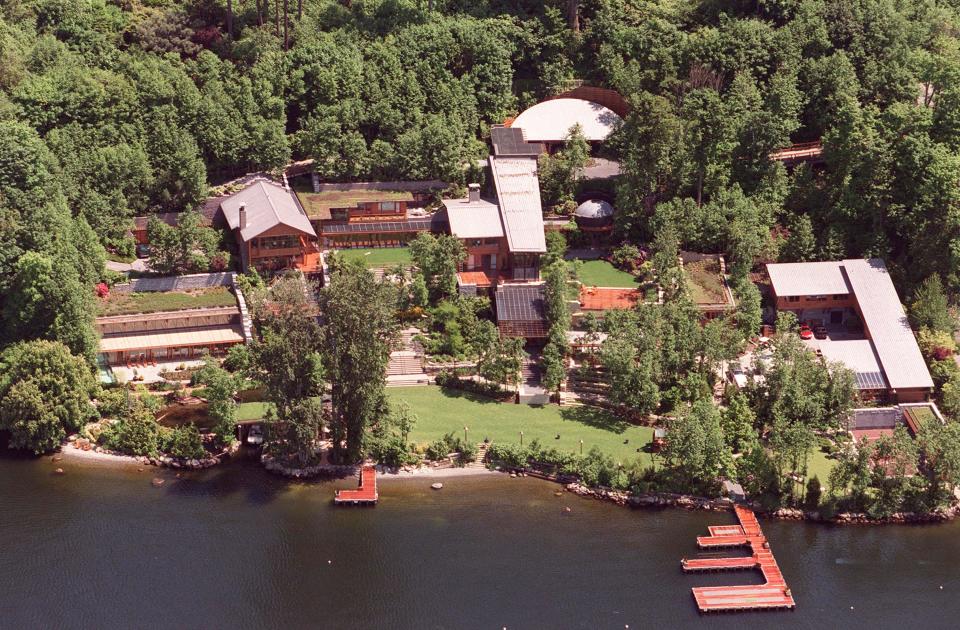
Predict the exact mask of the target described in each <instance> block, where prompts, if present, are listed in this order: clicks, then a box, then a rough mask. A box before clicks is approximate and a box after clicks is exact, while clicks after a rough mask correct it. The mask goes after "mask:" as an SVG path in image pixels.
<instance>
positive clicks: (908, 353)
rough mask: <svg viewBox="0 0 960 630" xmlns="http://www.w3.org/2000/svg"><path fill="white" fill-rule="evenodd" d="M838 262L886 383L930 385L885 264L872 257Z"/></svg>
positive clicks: (926, 386) (901, 386)
mask: <svg viewBox="0 0 960 630" xmlns="http://www.w3.org/2000/svg"><path fill="white" fill-rule="evenodd" d="M842 264H843V268H844V271H845V272H846V275H847V279H848V280H849V282H850V286H851V288H852V289H853V293H854V295H855V296H856V298H857V304H858V305H859V306H860V312H861V314H862V315H863V320H864V321H863V323H864V325H865V326H866V329H867V331H869V333H870V339H871V340H872V341H873V344H874V347H875V348H876V350H877V355H878V356H879V358H880V364H881V365H882V366H883V371H884V373H885V374H886V377H887V381H888V382H889V383H890V387H892V388H894V389H900V388H930V387H933V379H932V378H930V371H929V370H928V369H927V364H926V363H925V362H924V360H923V356H922V355H921V354H920V347H919V346H917V340H916V338H915V337H914V336H913V331H912V330H911V329H910V322H909V321H908V320H907V314H906V313H905V312H904V310H903V305H902V304H900V298H899V297H898V296H897V290H896V288H894V286H893V281H892V280H891V279H890V272H889V271H887V267H886V265H884V264H883V261H882V260H879V259H876V258H874V259H871V260H844V261H843V263H842Z"/></svg>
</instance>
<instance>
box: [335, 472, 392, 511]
mask: <svg viewBox="0 0 960 630" xmlns="http://www.w3.org/2000/svg"><path fill="white" fill-rule="evenodd" d="M379 498H380V495H379V494H378V493H377V469H376V468H374V467H373V466H370V465H365V466H364V467H363V469H362V470H361V471H360V486H359V487H358V488H357V489H356V490H337V492H336V494H335V495H334V497H333V502H334V503H336V504H338V505H373V504H375V503H376V502H377V500H378V499H379Z"/></svg>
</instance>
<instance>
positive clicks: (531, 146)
mask: <svg viewBox="0 0 960 630" xmlns="http://www.w3.org/2000/svg"><path fill="white" fill-rule="evenodd" d="M490 142H491V143H492V144H493V154H494V155H532V156H536V155H540V154H541V153H543V145H542V144H540V143H539V142H527V141H526V140H524V139H523V129H520V128H517V127H493V128H492V129H491V130H490Z"/></svg>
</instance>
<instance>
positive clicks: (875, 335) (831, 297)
mask: <svg viewBox="0 0 960 630" xmlns="http://www.w3.org/2000/svg"><path fill="white" fill-rule="evenodd" d="M767 274H768V275H769V277H770V285H771V289H772V292H773V298H774V303H775V305H776V308H777V310H778V311H790V312H792V313H795V314H796V315H797V318H798V319H799V320H800V321H801V322H803V323H806V324H808V325H810V326H811V327H814V328H817V329H820V331H821V332H820V335H819V336H820V337H823V338H820V339H816V338H815V339H812V340H810V341H809V342H808V343H809V344H810V346H811V347H812V348H813V349H815V350H818V351H819V353H820V354H821V355H822V356H823V357H824V359H827V360H835V361H839V362H841V363H843V364H845V365H846V366H847V367H849V368H850V369H851V370H853V372H854V373H855V375H856V377H857V386H858V388H859V389H860V391H861V394H862V395H864V397H866V398H889V399H891V400H893V401H895V402H900V403H904V402H919V401H924V400H926V399H927V397H928V396H929V394H930V391H931V390H932V389H933V379H932V378H931V377H930V371H929V370H928V369H927V365H926V362H925V361H924V359H923V356H922V355H921V353H920V348H919V346H918V345H917V340H916V338H915V337H914V335H913V331H912V330H911V329H910V324H909V322H908V320H907V315H906V313H905V312H904V309H903V305H902V304H901V303H900V298H899V296H898V295H897V290H896V288H895V287H894V286H893V281H892V280H891V279H890V273H889V271H888V270H887V267H886V265H885V264H884V263H883V261H882V260H879V259H870V260H864V259H851V260H842V261H833V262H811V263H786V264H769V265H767ZM824 335H826V336H825V337H824Z"/></svg>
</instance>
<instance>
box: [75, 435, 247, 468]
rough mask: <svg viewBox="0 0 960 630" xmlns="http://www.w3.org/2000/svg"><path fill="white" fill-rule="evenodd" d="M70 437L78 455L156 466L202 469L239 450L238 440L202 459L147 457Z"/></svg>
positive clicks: (210, 466)
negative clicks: (91, 455) (89, 454)
mask: <svg viewBox="0 0 960 630" xmlns="http://www.w3.org/2000/svg"><path fill="white" fill-rule="evenodd" d="M71 438H73V439H71V440H69V441H68V443H67V444H68V445H69V446H70V447H71V448H72V449H73V450H74V451H76V453H77V454H78V455H80V454H87V453H92V454H96V455H99V456H105V457H109V458H115V459H116V461H118V462H129V463H137V464H143V465H148V466H157V467H160V468H177V469H185V470H203V469H205V468H212V467H213V466H216V465H217V464H219V463H220V462H222V461H223V460H224V459H227V458H230V457H232V456H233V455H234V454H236V452H237V451H238V450H240V444H239V442H235V443H234V445H233V446H231V447H230V448H226V449H224V450H223V451H221V452H220V453H215V454H208V455H207V457H204V458H202V459H199V458H198V459H188V458H183V457H171V456H169V455H159V456H157V457H148V456H146V455H127V454H126V453H120V452H118V451H112V450H110V449H108V448H103V447H102V446H96V445H94V444H93V443H92V442H90V441H89V440H87V439H85V438H78V437H77V436H71ZM65 447H66V445H65Z"/></svg>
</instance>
